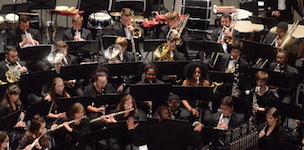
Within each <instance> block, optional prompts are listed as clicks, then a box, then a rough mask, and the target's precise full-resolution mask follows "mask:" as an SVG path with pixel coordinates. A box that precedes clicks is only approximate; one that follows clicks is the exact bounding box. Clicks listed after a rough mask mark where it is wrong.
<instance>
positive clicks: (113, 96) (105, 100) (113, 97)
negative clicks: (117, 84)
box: [93, 93, 126, 107]
mask: <svg viewBox="0 0 304 150" xmlns="http://www.w3.org/2000/svg"><path fill="white" fill-rule="evenodd" d="M125 95H126V94H125V93H108V94H103V95H97V97H96V98H95V99H94V100H93V103H94V106H98V107H99V106H102V105H107V104H109V105H112V104H114V105H117V104H118V103H119V101H120V100H121V98H122V97H123V96H125Z"/></svg>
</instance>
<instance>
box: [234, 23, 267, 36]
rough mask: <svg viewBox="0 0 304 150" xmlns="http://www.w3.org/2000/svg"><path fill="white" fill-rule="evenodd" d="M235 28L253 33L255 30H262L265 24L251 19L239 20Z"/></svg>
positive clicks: (242, 31)
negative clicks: (253, 21)
mask: <svg viewBox="0 0 304 150" xmlns="http://www.w3.org/2000/svg"><path fill="white" fill-rule="evenodd" d="M235 29H236V30H238V31H239V32H241V33H252V32H253V31H262V30H263V29H264V26H263V25H262V24H254V23H251V21H249V20H239V21H237V22H236V25H235Z"/></svg>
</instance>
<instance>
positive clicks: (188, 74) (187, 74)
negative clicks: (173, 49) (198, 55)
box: [184, 62, 209, 79]
mask: <svg viewBox="0 0 304 150" xmlns="http://www.w3.org/2000/svg"><path fill="white" fill-rule="evenodd" d="M196 67H198V68H200V69H201V72H202V78H203V79H207V78H209V76H208V68H207V66H206V65H205V64H204V63H202V62H190V63H188V64H187V65H186V66H185V68H184V78H186V79H190V78H193V73H194V71H195V68H196Z"/></svg>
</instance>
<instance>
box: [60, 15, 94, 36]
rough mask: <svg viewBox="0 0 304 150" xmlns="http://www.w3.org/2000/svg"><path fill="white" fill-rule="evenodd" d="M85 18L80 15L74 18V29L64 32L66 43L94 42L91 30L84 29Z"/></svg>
mask: <svg viewBox="0 0 304 150" xmlns="http://www.w3.org/2000/svg"><path fill="white" fill-rule="evenodd" d="M82 23H83V17H82V16H80V15H79V14H77V15H75V16H73V18H72V25H73V27H72V28H70V29H67V30H65V31H64V32H63V40H64V41H85V40H92V33H91V31H90V30H88V29H85V28H83V27H82Z"/></svg>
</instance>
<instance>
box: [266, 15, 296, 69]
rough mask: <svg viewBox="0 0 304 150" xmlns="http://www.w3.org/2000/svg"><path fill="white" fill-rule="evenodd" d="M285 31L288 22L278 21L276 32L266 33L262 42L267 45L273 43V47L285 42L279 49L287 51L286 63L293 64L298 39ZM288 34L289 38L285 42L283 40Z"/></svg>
mask: <svg viewBox="0 0 304 150" xmlns="http://www.w3.org/2000/svg"><path fill="white" fill-rule="evenodd" d="M287 31H288V24H287V23H286V22H284V21H282V22H279V23H278V25H277V28H276V33H272V32H269V33H267V35H266V37H265V41H264V43H265V44H267V45H273V46H275V47H281V46H282V45H283V43H285V44H284V47H282V48H280V49H283V50H286V51H287V52H288V53H289V54H288V64H289V65H291V66H295V61H296V57H297V55H298V48H299V43H298V42H299V41H298V40H297V39H296V38H294V37H293V36H292V35H288V34H287ZM288 36H291V37H290V38H291V39H289V40H288V41H287V42H286V41H285V40H286V38H287V37H288Z"/></svg>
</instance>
